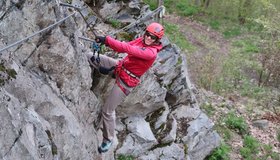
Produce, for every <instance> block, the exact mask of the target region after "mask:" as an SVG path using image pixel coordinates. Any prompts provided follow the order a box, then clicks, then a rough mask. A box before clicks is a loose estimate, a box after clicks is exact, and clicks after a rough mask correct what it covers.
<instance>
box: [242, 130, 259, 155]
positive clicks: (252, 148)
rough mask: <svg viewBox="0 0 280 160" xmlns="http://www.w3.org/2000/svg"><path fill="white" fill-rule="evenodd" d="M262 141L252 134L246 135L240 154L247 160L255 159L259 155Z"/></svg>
mask: <svg viewBox="0 0 280 160" xmlns="http://www.w3.org/2000/svg"><path fill="white" fill-rule="evenodd" d="M259 147H260V143H259V142H258V141H257V139H255V138H254V137H252V136H249V135H246V136H245V137H244V140H243V147H242V148H241V149H240V154H241V155H242V157H244V158H245V159H246V160H254V159H256V157H257V154H258V153H259V151H260V149H259Z"/></svg>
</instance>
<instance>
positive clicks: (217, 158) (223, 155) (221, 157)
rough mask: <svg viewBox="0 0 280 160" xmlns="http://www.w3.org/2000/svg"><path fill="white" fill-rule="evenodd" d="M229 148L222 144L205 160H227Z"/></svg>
mask: <svg viewBox="0 0 280 160" xmlns="http://www.w3.org/2000/svg"><path fill="white" fill-rule="evenodd" d="M229 151H230V147H229V146H228V145H226V144H222V145H221V146H220V147H218V148H217V149H215V150H214V151H213V152H212V154H211V155H210V156H208V157H206V158H205V159H207V160H226V159H229Z"/></svg>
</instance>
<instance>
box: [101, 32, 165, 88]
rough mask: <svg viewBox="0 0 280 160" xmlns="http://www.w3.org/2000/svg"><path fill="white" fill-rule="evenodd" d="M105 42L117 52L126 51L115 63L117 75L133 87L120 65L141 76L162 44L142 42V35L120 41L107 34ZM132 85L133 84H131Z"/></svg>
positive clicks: (129, 77) (150, 64) (152, 61)
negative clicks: (150, 44) (117, 62)
mask: <svg viewBox="0 0 280 160" xmlns="http://www.w3.org/2000/svg"><path fill="white" fill-rule="evenodd" d="M105 44H106V45H107V46H109V47H110V48H112V49H113V50H114V51H116V52H118V53H127V56H126V57H124V58H123V59H122V60H121V61H120V62H119V64H118V65H117V68H116V70H117V76H119V77H120V78H121V79H122V81H124V82H125V83H126V84H128V86H130V87H134V86H136V85H137V84H138V83H139V80H138V82H137V84H131V83H133V82H132V81H133V79H132V77H131V76H130V75H128V74H127V73H126V72H125V71H124V70H123V69H121V67H124V68H125V69H126V70H128V71H130V72H131V73H133V74H134V75H135V76H137V77H139V78H140V77H141V76H142V75H143V74H144V73H145V72H146V71H147V70H148V69H149V68H150V67H151V66H152V65H153V63H154V61H155V59H156V57H157V53H158V52H159V51H160V50H161V49H162V45H161V44H159V45H152V46H147V45H145V44H144V42H143V37H140V38H137V39H135V40H133V41H130V42H121V41H118V40H116V39H113V38H111V37H109V36H107V37H106V42H105ZM133 85H134V86H133Z"/></svg>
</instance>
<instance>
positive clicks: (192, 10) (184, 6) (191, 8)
mask: <svg viewBox="0 0 280 160" xmlns="http://www.w3.org/2000/svg"><path fill="white" fill-rule="evenodd" d="M164 6H165V7H166V9H167V11H168V12H170V13H176V14H178V15H180V16H192V15H195V14H197V13H198V12H199V7H198V6H195V5H192V4H191V3H190V2H189V1H183V0H165V1H164Z"/></svg>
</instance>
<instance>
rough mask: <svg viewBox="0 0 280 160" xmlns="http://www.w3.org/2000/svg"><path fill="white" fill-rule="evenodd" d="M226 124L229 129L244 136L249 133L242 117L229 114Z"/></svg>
mask: <svg viewBox="0 0 280 160" xmlns="http://www.w3.org/2000/svg"><path fill="white" fill-rule="evenodd" d="M225 124H226V126H227V127H228V128H230V129H233V130H235V131H237V132H238V133H239V134H241V135H244V134H246V133H247V132H248V126H247V124H246V122H245V120H244V118H242V117H237V116H236V115H235V114H234V113H232V112H231V113H229V114H228V115H227V116H226V118H225Z"/></svg>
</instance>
